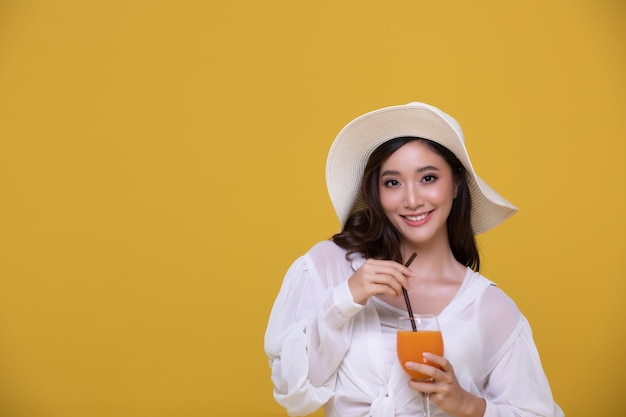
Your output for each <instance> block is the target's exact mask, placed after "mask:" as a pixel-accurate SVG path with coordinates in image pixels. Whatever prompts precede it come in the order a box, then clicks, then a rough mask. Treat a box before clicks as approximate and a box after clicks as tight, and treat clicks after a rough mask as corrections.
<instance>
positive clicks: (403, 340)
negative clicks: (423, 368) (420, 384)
mask: <svg viewBox="0 0 626 417" xmlns="http://www.w3.org/2000/svg"><path fill="white" fill-rule="evenodd" d="M397 343H398V359H399V360H400V364H401V365H402V367H403V368H404V370H405V371H406V373H407V374H409V376H410V377H411V379H414V380H426V379H429V378H430V377H429V376H428V375H424V374H422V373H420V372H415V371H412V370H409V369H406V367H405V366H404V364H405V363H406V362H418V363H428V364H429V365H432V366H435V367H437V368H439V366H437V365H435V364H433V363H429V362H426V360H425V359H424V357H423V353H424V352H429V353H434V354H435V355H439V356H443V338H442V337H441V332H440V331H433V330H420V331H417V332H414V331H410V330H407V331H398V338H397Z"/></svg>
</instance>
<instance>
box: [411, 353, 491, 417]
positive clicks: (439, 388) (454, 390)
mask: <svg viewBox="0 0 626 417" xmlns="http://www.w3.org/2000/svg"><path fill="white" fill-rule="evenodd" d="M424 359H425V360H426V361H427V362H430V363H432V364H434V365H438V366H439V367H441V369H439V368H436V367H435V366H431V365H428V364H426V363H417V362H407V364H406V366H407V368H409V369H411V370H414V371H417V372H421V373H423V374H425V375H428V376H430V377H432V378H433V381H432V382H418V381H410V382H409V387H410V388H411V389H414V390H416V391H419V392H428V393H430V401H431V402H433V403H435V404H437V406H439V408H441V409H442V410H443V411H445V412H446V413H448V414H452V415H455V416H461V415H462V416H465V415H475V416H482V415H484V413H485V407H486V404H485V400H484V399H482V398H480V397H476V396H475V395H472V394H471V393H469V392H467V391H465V390H464V389H463V388H462V387H461V386H460V385H459V382H458V380H457V379H456V374H455V373H454V369H453V368H452V364H450V362H449V361H448V360H447V359H446V358H444V357H443V356H439V355H435V354H432V353H424Z"/></svg>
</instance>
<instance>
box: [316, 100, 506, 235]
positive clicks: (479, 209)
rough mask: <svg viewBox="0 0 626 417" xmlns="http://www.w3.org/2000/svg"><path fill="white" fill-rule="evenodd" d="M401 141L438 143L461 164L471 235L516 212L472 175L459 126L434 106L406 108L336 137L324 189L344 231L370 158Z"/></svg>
mask: <svg viewBox="0 0 626 417" xmlns="http://www.w3.org/2000/svg"><path fill="white" fill-rule="evenodd" d="M402 136H414V137H419V138H423V139H429V140H432V141H434V142H437V143H439V144H441V145H443V146H445V147H446V148H448V149H449V150H450V151H452V152H453V153H454V154H455V155H456V157H457V158H458V159H459V161H461V163H462V164H463V166H464V167H465V169H466V170H467V174H468V175H467V183H468V186H469V191H470V194H471V197H472V228H473V229H474V233H475V234H479V233H483V232H486V231H487V230H489V229H491V228H493V227H495V226H497V225H498V224H500V223H502V222H503V221H504V220H506V219H507V218H509V217H511V216H512V215H513V214H515V213H516V212H517V208H516V207H515V206H514V205H512V204H511V203H509V202H508V201H507V200H505V199H504V198H503V197H502V196H500V195H499V194H498V193H497V192H496V191H494V190H493V189H492V188H491V187H489V186H488V185H487V183H485V182H484V181H483V180H482V179H480V177H478V175H476V172H474V168H473V167H472V164H471V162H470V159H469V155H468V154H467V150H466V149H465V143H464V139H463V131H462V130H461V126H460V125H459V124H458V122H457V121H456V120H455V119H454V118H452V117H451V116H450V115H448V114H446V113H444V112H442V111H441V110H439V109H437V108H436V107H433V106H430V105H428V104H424V103H409V104H406V105H401V106H391V107H385V108H382V109H379V110H374V111H372V112H369V113H366V114H364V115H362V116H359V117H357V118H356V119H354V120H353V121H351V122H350V123H348V124H347V125H346V126H345V127H344V128H343V129H342V130H341V132H339V134H338V135H337V137H336V138H335V141H334V142H333V144H332V146H331V148H330V152H329V153H328V159H327V161H326V186H327V187H328V193H329V194H330V199H331V201H332V203H333V207H334V208H335V212H336V213H337V216H338V217H339V221H340V222H341V225H342V227H343V225H344V223H345V222H346V220H347V219H348V217H349V216H350V214H351V213H352V212H353V210H354V208H355V204H357V197H358V195H359V189H360V187H361V179H362V177H363V171H364V170H365V165H366V163H367V160H368V159H369V157H370V155H371V153H372V152H373V151H374V150H375V149H376V148H377V147H378V146H379V145H381V144H382V143H384V142H386V141H388V140H390V139H394V138H397V137H402Z"/></svg>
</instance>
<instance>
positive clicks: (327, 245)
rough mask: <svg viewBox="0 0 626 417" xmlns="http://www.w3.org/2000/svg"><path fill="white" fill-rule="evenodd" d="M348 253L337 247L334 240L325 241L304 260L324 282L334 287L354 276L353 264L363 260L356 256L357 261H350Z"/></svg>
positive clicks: (318, 244)
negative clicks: (347, 256)
mask: <svg viewBox="0 0 626 417" xmlns="http://www.w3.org/2000/svg"><path fill="white" fill-rule="evenodd" d="M346 253H347V251H346V250H345V249H343V248H342V247H340V246H337V244H335V242H333V241H332V240H324V241H321V242H318V243H317V244H315V245H314V246H313V247H312V248H311V249H309V251H308V252H307V253H306V254H305V255H304V256H303V260H304V262H305V263H306V264H307V265H308V267H309V268H310V269H311V270H314V271H315V274H316V275H317V276H319V277H320V278H321V279H322V281H324V282H326V284H327V285H332V284H333V283H334V284H336V283H337V282H339V281H342V280H343V279H345V278H346V277H349V276H350V275H352V272H353V270H354V267H353V264H354V263H355V262H358V259H360V258H361V257H360V256H358V255H355V256H354V258H356V259H355V260H348V258H346Z"/></svg>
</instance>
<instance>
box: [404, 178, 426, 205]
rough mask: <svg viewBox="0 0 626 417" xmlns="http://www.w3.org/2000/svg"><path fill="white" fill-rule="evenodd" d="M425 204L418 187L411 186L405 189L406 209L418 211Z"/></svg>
mask: <svg viewBox="0 0 626 417" xmlns="http://www.w3.org/2000/svg"><path fill="white" fill-rule="evenodd" d="M422 204H423V200H422V197H421V195H420V192H419V190H418V187H417V186H416V185H413V184H411V185H409V186H407V187H406V188H405V189H404V207H405V208H407V209H410V210H417V208H418V207H420V206H421V205H422Z"/></svg>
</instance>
